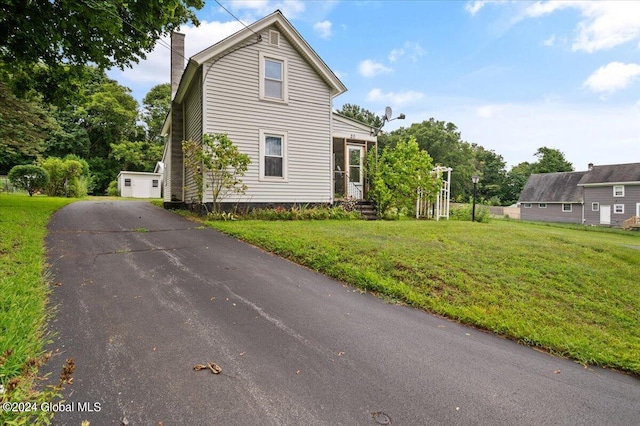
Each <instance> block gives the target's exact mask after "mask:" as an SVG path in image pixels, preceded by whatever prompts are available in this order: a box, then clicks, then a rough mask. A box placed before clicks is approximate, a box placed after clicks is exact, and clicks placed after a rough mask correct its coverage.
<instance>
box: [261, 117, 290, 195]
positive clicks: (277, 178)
mask: <svg viewBox="0 0 640 426" xmlns="http://www.w3.org/2000/svg"><path fill="white" fill-rule="evenodd" d="M267 136H277V137H279V138H282V177H280V176H265V175H264V172H265V167H264V159H265V157H266V155H265V151H266V147H265V144H266V137H267ZM288 139H289V136H288V134H287V132H286V131H283V130H271V129H260V150H259V151H260V153H259V154H260V159H259V160H260V162H259V164H260V175H259V177H258V181H260V182H288V181H289V167H288V163H289V162H288V155H287V151H288Z"/></svg>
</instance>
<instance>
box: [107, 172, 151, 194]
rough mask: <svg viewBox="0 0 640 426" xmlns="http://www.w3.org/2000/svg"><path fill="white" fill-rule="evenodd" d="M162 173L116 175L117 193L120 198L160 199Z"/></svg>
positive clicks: (123, 173)
mask: <svg viewBox="0 0 640 426" xmlns="http://www.w3.org/2000/svg"><path fill="white" fill-rule="evenodd" d="M161 188H162V173H148V172H127V171H122V172H120V173H119V174H118V192H119V193H120V196H121V197H132V198H160V197H161V196H162V192H161Z"/></svg>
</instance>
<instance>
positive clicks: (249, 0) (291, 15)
mask: <svg viewBox="0 0 640 426" xmlns="http://www.w3.org/2000/svg"><path fill="white" fill-rule="evenodd" d="M230 9H231V10H233V11H234V12H244V13H245V14H246V15H247V16H243V19H247V20H249V21H255V20H257V19H260V18H262V17H264V16H267V15H269V14H271V13H273V12H274V11H275V10H276V9H279V10H280V11H281V12H282V13H283V14H284V16H286V17H287V18H288V19H295V18H297V17H298V16H300V15H301V14H302V13H303V12H304V11H305V3H304V1H302V0H283V1H268V0H232V1H231V2H230Z"/></svg>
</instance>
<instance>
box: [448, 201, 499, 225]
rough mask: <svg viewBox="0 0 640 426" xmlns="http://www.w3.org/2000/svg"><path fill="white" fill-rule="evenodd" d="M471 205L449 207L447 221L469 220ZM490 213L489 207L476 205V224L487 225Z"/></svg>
mask: <svg viewBox="0 0 640 426" xmlns="http://www.w3.org/2000/svg"><path fill="white" fill-rule="evenodd" d="M472 210H473V205H472V204H465V205H463V206H456V207H451V210H450V211H449V219H451V220H469V221H470V220H471V216H472ZM489 218H490V212H489V207H487V206H484V205H481V204H476V222H481V223H489Z"/></svg>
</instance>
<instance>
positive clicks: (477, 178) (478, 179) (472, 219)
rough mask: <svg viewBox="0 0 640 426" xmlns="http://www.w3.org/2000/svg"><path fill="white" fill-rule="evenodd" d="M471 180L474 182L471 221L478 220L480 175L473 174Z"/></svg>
mask: <svg viewBox="0 0 640 426" xmlns="http://www.w3.org/2000/svg"><path fill="white" fill-rule="evenodd" d="M471 181H472V182H473V208H472V209H471V222H475V221H476V188H477V186H478V182H479V181H480V176H478V175H473V176H472V177H471Z"/></svg>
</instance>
